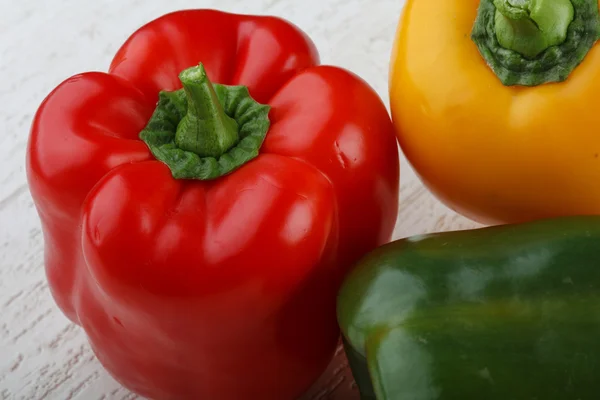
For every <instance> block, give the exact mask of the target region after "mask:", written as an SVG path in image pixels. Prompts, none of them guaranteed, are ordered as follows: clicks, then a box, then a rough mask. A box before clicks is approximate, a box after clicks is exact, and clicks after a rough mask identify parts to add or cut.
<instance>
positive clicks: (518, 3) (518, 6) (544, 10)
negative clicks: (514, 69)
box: [494, 0, 574, 59]
mask: <svg viewBox="0 0 600 400" xmlns="http://www.w3.org/2000/svg"><path fill="white" fill-rule="evenodd" d="M494 5H495V6H496V14H495V30H496V37H497V39H498V42H499V43H500V45H501V46H502V47H504V48H505V49H509V50H514V51H516V52H517V53H519V54H521V55H523V56H524V57H526V58H530V59H532V58H535V57H536V56H537V55H539V54H540V53H541V52H543V51H544V50H546V49H547V48H549V47H551V46H556V45H559V44H561V43H563V42H564V41H565V40H566V38H567V30H568V28H569V25H570V24H571V22H572V21H573V17H574V9H573V4H572V3H571V1H570V0H494Z"/></svg>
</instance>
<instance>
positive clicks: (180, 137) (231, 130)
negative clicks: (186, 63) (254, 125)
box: [175, 64, 239, 158]
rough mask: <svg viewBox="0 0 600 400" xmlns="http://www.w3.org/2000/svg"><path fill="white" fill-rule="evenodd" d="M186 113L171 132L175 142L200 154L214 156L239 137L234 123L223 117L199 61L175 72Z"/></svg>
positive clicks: (231, 145)
mask: <svg viewBox="0 0 600 400" xmlns="http://www.w3.org/2000/svg"><path fill="white" fill-rule="evenodd" d="M179 79H180V80H181V83H182V85H183V89H184V91H185V94H186V98H187V104H188V106H187V112H186V114H185V116H184V117H183V119H182V120H181V122H180V123H179V125H178V126H177V131H176V134H175V144H176V145H177V147H179V148H180V149H182V150H186V151H190V152H193V153H195V154H197V155H199V156H200V157H215V158H218V157H220V156H221V155H223V154H225V153H226V152H227V150H229V149H230V148H232V147H233V146H235V144H236V143H237V142H238V140H239V135H238V124H237V122H236V121H235V120H234V119H233V118H231V117H229V116H227V115H226V114H225V111H224V110H223V105H221V103H220V102H219V99H218V98H217V94H216V93H215V89H214V87H213V85H212V83H211V82H210V80H209V79H208V76H207V75H206V70H205V69H204V66H203V65H202V64H199V65H198V66H196V67H191V68H188V69H186V70H184V71H183V72H181V73H180V74H179Z"/></svg>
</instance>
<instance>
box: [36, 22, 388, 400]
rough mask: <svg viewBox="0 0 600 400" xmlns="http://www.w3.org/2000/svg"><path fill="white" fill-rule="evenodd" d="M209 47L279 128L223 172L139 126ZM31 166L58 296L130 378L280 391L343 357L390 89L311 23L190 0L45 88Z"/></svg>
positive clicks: (135, 382)
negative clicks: (325, 51) (168, 155)
mask: <svg viewBox="0 0 600 400" xmlns="http://www.w3.org/2000/svg"><path fill="white" fill-rule="evenodd" d="M198 63H202V64H203V65H204V67H205V68H206V73H207V75H208V76H209V77H210V79H211V80H212V81H213V82H215V83H219V84H224V85H244V86H246V87H247V88H248V90H249V93H250V95H251V96H252V98H253V99H254V100H256V101H257V102H259V103H262V104H267V105H269V106H270V107H271V108H270V112H269V120H270V129H269V131H268V133H267V135H266V139H265V141H264V143H263V145H262V147H261V149H260V154H259V155H258V157H256V158H254V159H252V160H251V161H249V162H247V163H245V164H244V165H242V166H241V167H240V168H238V169H236V170H234V171H233V172H231V173H230V174H227V175H226V176H222V177H219V178H218V179H213V180H188V179H175V178H174V177H173V175H172V173H171V171H170V170H169V167H168V166H167V165H166V164H164V163H162V162H161V161H158V160H157V159H155V158H154V156H153V155H152V153H151V152H150V150H149V148H148V146H147V145H146V143H144V142H143V141H142V140H140V139H139V135H140V132H141V131H142V130H143V129H144V128H145V127H146V124H147V123H148V121H149V119H150V117H151V115H152V113H153V111H154V109H155V107H156V103H157V100H158V94H159V92H160V91H174V90H177V89H180V88H181V82H180V80H179V79H178V76H179V74H180V73H181V72H182V71H183V70H185V69H186V68H189V67H192V66H194V65H198ZM27 176H28V181H29V184H30V190H31V193H32V196H33V199H34V202H35V205H36V208H37V210H38V213H39V216H40V219H41V222H42V227H43V231H44V238H45V268H46V273H47V277H48V280H49V285H50V289H51V291H52V294H53V296H54V299H55V300H56V302H57V304H58V305H59V307H60V308H61V309H62V311H63V312H64V313H65V314H66V315H67V316H68V317H69V318H70V319H71V320H72V321H73V322H75V323H77V324H79V325H81V326H82V327H83V329H84V330H85V332H86V334H87V336H88V337H89V340H90V344H91V346H92V348H93V350H94V352H95V354H96V355H97V357H98V359H99V360H100V362H101V363H102V364H103V365H104V367H105V368H106V369H107V370H108V371H109V372H110V373H111V374H112V375H113V376H114V377H115V378H116V379H117V380H118V381H119V382H120V383H122V384H123V385H124V386H126V387H127V388H129V389H130V390H132V391H134V392H136V393H138V394H140V395H143V396H146V397H148V398H152V399H161V400H162V399H200V398H202V399H211V400H234V399H235V400H237V399H242V398H243V399H261V400H269V399H273V400H275V399H278V400H279V399H294V398H297V397H298V396H300V395H301V394H302V393H303V391H305V390H306V389H307V388H308V387H309V386H310V385H311V383H312V382H313V381H314V380H315V379H316V378H317V377H318V376H319V375H320V374H321V373H322V372H323V370H324V369H325V367H326V366H327V364H328V362H329V361H330V359H331V357H332V355H333V352H334V350H335V347H336V342H337V339H338V335H339V331H338V326H337V322H336V316H335V299H336V294H337V289H338V287H339V284H340V282H341V280H342V278H343V276H344V275H345V274H346V272H347V271H348V270H349V268H350V267H351V265H352V264H353V263H354V262H355V261H356V260H357V259H358V258H360V257H362V256H363V255H364V254H366V253H367V252H369V251H371V250H373V249H374V248H375V247H377V246H379V245H381V244H383V243H385V242H387V241H389V240H390V237H391V233H392V230H393V226H394V224H395V220H396V214H397V204H398V177H399V161H398V153H397V142H396V139H395V135H394V131H393V127H392V124H391V121H390V118H389V116H388V113H387V111H386V109H385V106H384V105H383V103H382V102H381V100H380V98H379V97H378V96H377V94H376V93H375V92H374V91H373V89H371V88H370V87H369V86H368V85H367V84H366V83H365V82H364V81H362V80H361V79H360V78H358V77H356V76H355V75H353V74H352V73H350V72H348V71H345V70H343V69H340V68H336V67H330V66H320V65H319V56H318V54H317V51H316V49H315V47H314V45H313V43H312V42H311V41H310V39H309V38H308V37H307V36H306V35H305V34H304V33H302V32H301V31H300V30H299V29H298V28H296V27H295V26H293V25H292V24H290V23H288V22H286V21H284V20H282V19H279V18H275V17H258V16H248V15H235V14H229V13H224V12H219V11H214V10H186V11H180V12H175V13H171V14H167V15H165V16H162V17H160V18H158V19H156V20H154V21H151V22H149V23H148V24H146V25H144V26H143V27H142V28H140V29H139V30H137V31H136V32H135V33H134V34H133V35H132V36H131V37H130V38H129V39H128V40H127V41H126V42H125V44H124V45H123V46H122V47H121V49H120V50H119V51H118V52H117V54H116V56H115V58H114V60H113V62H112V64H111V66H110V69H109V72H108V73H101V72H87V73H83V74H80V75H77V76H74V77H72V78H69V79H67V80H66V81H65V82H63V83H62V84H61V85H59V86H58V87H57V88H56V89H55V90H54V91H53V92H52V93H51V94H50V95H49V96H48V97H47V98H46V99H45V100H44V102H43V103H42V105H41V106H40V108H39V110H38V112H37V114H36V116H35V119H34V122H33V125H32V129H31V136H30V140H29V145H28V154H27Z"/></svg>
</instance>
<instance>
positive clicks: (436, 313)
mask: <svg viewBox="0 0 600 400" xmlns="http://www.w3.org/2000/svg"><path fill="white" fill-rule="evenodd" d="M338 319H339V323H340V326H341V328H342V332H343V339H344V343H345V348H346V353H347V355H348V359H349V361H350V365H351V368H352V372H353V375H354V376H355V378H356V381H357V383H358V385H359V388H360V390H361V394H362V398H363V399H378V400H434V399H440V400H441V399H452V400H455V399H458V400H592V399H594V400H595V399H598V398H600V216H589V217H566V218H558V219H549V220H543V221H537V222H529V223H525V224H518V225H504V226H496V227H489V228H482V229H475V230H470V231H459V232H447V233H438V234H430V235H422V236H417V237H411V238H407V239H403V240H398V241H395V242H392V243H390V244H388V245H385V246H382V247H380V248H379V249H376V250H375V251H373V252H372V253H371V254H369V255H368V256H367V257H366V258H364V259H363V260H362V261H361V262H359V264H358V266H357V267H356V268H355V269H354V271H353V272H352V273H351V274H350V275H349V276H348V277H347V278H346V280H345V282H344V284H343V286H342V289H341V291H340V295H339V299H338Z"/></svg>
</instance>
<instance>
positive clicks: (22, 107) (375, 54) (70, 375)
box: [0, 0, 475, 400]
mask: <svg viewBox="0 0 600 400" xmlns="http://www.w3.org/2000/svg"><path fill="white" fill-rule="evenodd" d="M200 7H205V8H218V9H221V10H224V11H231V12H240V13H253V14H254V13H258V14H272V15H279V16H282V17H284V18H287V19H289V20H291V21H292V22H294V23H295V24H297V25H298V26H300V27H301V28H302V29H303V30H305V31H306V32H307V33H308V34H309V35H310V36H311V37H312V38H313V40H314V41H315V43H316V44H317V46H318V48H319V50H320V53H321V57H322V61H323V63H326V64H335V65H339V66H343V67H345V68H348V69H350V70H351V71H353V72H355V73H357V74H359V75H360V76H362V77H363V78H364V79H366V80H367V81H368V82H369V83H370V84H371V85H372V86H373V87H374V88H375V89H376V90H377V91H378V92H379V94H380V96H382V98H383V99H384V100H385V101H386V104H387V101H388V98H387V76H388V59H389V54H390V51H391V46H392V40H393V36H394V33H395V28H396V23H397V19H398V16H399V14H400V10H401V7H402V0H375V1H374V0H302V1H301V0H197V1H185V0H169V1H158V0H156V1H150V0H140V1H137V0H127V1H123V0H110V1H109V0H105V1H90V0H18V1H13V0H0V132H1V133H0V399H1V400H4V399H86V400H87V399H91V400H96V399H132V398H135V396H134V395H132V394H131V393H129V392H128V391H126V390H125V389H123V388H121V387H120V386H119V385H118V384H117V383H116V382H115V381H114V380H112V379H111V378H110V377H109V376H108V375H107V373H106V372H104V371H103V369H102V367H101V366H100V364H99V363H98V361H97V360H96V359H95V358H94V355H93V354H92V352H91V350H90V348H89V346H88V345H87V342H86V339H85V336H84V334H83V332H82V330H81V329H79V328H77V327H75V326H73V325H71V324H70V323H69V322H68V321H67V319H66V318H65V317H63V315H62V314H61V313H60V312H59V310H58V308H57V307H56V306H55V305H54V302H53V300H52V298H51V296H50V293H49V290H48V286H47V284H46V283H45V277H44V272H43V267H42V262H43V241H42V235H41V232H40V226H39V222H38V219H37V214H36V212H35V210H34V208H33V204H32V201H31V197H30V195H29V191H28V189H27V185H26V180H25V170H24V162H25V146H26V142H27V138H28V134H29V127H30V123H31V119H32V116H33V114H34V112H35V110H36V109H37V107H38V106H39V103H40V102H41V101H42V100H43V98H44V97H45V96H46V95H47V94H48V92H49V91H50V90H52V89H53V88H54V87H55V86H56V85H57V84H59V83H60V82H61V81H62V80H63V79H65V78H67V77H69V76H71V75H73V74H76V73H78V72H82V71H87V70H106V69H107V67H108V64H109V62H110V60H111V58H112V55H113V53H114V52H115V51H116V50H117V48H118V47H119V46H120V45H121V43H122V42H123V41H124V40H125V39H126V37H127V36H128V35H129V34H131V33H132V32H133V31H134V30H135V29H136V28H138V27H139V26H140V25H141V24H143V23H145V22H147V21H149V20H151V19H153V18H156V17H158V16H160V15H162V14H163V13H166V12H168V11H173V10H177V9H184V8H200ZM474 226H475V224H474V223H472V222H470V221H467V220H466V219H464V218H462V217H459V216H457V215H455V214H454V213H452V212H450V211H448V210H447V209H446V208H445V207H443V206H442V205H441V204H439V203H438V202H437V201H436V200H435V199H434V198H433V197H432V196H431V195H430V194H429V193H428V192H427V191H426V189H424V188H423V187H422V185H421V184H420V183H419V181H418V179H417V178H416V177H415V176H414V174H413V172H412V171H411V170H410V168H409V167H408V166H407V164H406V162H405V161H404V160H403V162H402V182H401V206H400V216H399V219H398V225H397V228H396V233H395V237H396V238H399V237H403V236H406V235H412V234H418V233H424V232H432V231H441V230H449V229H462V228H468V227H474Z"/></svg>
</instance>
